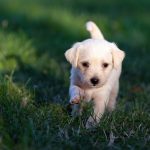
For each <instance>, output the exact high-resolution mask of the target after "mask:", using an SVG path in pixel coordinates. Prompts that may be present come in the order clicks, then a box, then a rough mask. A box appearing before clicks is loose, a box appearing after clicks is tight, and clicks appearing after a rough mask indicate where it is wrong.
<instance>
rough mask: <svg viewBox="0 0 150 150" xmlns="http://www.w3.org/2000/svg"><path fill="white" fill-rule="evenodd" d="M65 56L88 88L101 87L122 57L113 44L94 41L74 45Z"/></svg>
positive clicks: (122, 54)
mask: <svg viewBox="0 0 150 150" xmlns="http://www.w3.org/2000/svg"><path fill="white" fill-rule="evenodd" d="M65 55H66V58H67V60H68V61H69V62H70V63H71V64H72V65H73V67H75V68H76V69H77V70H78V76H79V77H80V79H81V81H82V82H83V83H84V84H85V85H86V86H87V87H90V88H92V87H93V88H95V87H101V86H103V85H104V84H105V82H106V81H107V79H108V78H109V76H110V74H111V71H112V69H113V68H114V67H116V69H117V67H119V65H121V62H122V60H123V57H124V53H123V52H122V51H121V50H119V49H117V47H116V46H115V45H114V44H112V43H109V42H107V41H104V40H102V41H101V40H94V39H89V40H85V41H83V42H81V43H77V44H75V45H74V46H73V47H72V48H71V49H69V50H68V51H67V52H66V53H65ZM115 55H117V56H115ZM115 57H116V58H115Z"/></svg>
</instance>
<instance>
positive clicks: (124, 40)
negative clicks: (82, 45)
mask: <svg viewBox="0 0 150 150" xmlns="http://www.w3.org/2000/svg"><path fill="white" fill-rule="evenodd" d="M149 7H150V2H149V1H148V0H139V1H135V0H131V1H129V0H126V1H125V0H123V1H119V0H111V1H110V0H105V1H97V0H92V1H90V0H76V1H73V0H63V1H61V0H51V1H49V0H43V1H40V0H32V1H29V0H26V1H25V0H14V1H11V0H1V1H0V78H1V79H0V149H4V150H5V149H6V150H7V149H11V150H12V149H16V150H18V149H21V150H24V149H25V150H29V149H36V150H37V149H40V150H46V149H100V148H101V149H148V148H149V147H150V144H149V143H150V129H149V126H150V109H149V107H150V101H149V99H150V94H149V93H150V85H149V82H150V78H149V77H150V72H149V64H150V57H149V53H150V50H149V49H150V44H149V41H148V40H149V35H150V29H149V26H150V20H149V15H150V10H149ZM88 20H93V21H95V22H96V23H97V24H98V26H99V27H100V28H101V30H102V32H103V33H104V36H105V37H106V39H108V40H109V41H114V42H116V43H117V44H118V45H119V47H120V48H122V49H123V50H124V51H125V52H126V59H125V61H124V63H123V73H122V77H121V87H120V95H119V99H120V101H119V104H118V106H117V109H116V111H115V112H114V113H113V114H107V113H106V115H105V116H104V117H103V119H102V121H101V123H100V125H99V127H98V128H97V129H95V130H93V131H87V130H85V129H84V124H85V121H86V119H87V116H88V112H85V113H84V114H83V115H82V116H81V117H79V118H75V119H73V118H71V117H69V115H68V113H67V111H66V109H65V105H66V104H67V102H68V100H67V99H68V96H67V95H68V86H69V69H70V65H69V64H68V63H67V62H66V60H65V58H64V52H65V51H66V50H67V49H68V48H70V46H71V45H72V44H73V43H74V42H76V41H81V40H84V39H86V38H88V37H89V35H88V33H87V32H86V31H85V23H86V21H88ZM112 138H114V143H112V144H111V142H110V141H111V140H110V139H112Z"/></svg>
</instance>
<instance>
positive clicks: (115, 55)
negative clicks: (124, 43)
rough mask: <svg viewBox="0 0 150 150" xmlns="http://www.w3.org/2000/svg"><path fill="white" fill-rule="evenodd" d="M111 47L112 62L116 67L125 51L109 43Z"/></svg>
mask: <svg viewBox="0 0 150 150" xmlns="http://www.w3.org/2000/svg"><path fill="white" fill-rule="evenodd" d="M111 49H112V56H113V63H114V68H116V69H117V68H118V67H119V66H120V65H121V63H122V61H123V59H124V57H125V52H124V51H122V50H120V49H119V48H118V47H117V45H116V44H114V43H112V44H111Z"/></svg>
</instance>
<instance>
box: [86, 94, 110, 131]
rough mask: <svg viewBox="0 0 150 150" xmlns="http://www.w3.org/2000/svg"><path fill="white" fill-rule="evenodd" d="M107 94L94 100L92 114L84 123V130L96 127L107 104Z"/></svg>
mask: <svg viewBox="0 0 150 150" xmlns="http://www.w3.org/2000/svg"><path fill="white" fill-rule="evenodd" d="M108 98H109V97H108V94H106V95H100V96H97V97H96V98H95V99H94V113H93V115H92V116H90V117H89V119H88V120H87V122H86V128H87V129H88V128H92V127H94V126H96V125H97V123H98V122H99V121H100V118H101V117H102V115H103V113H104V111H105V108H106V106H107V103H108Z"/></svg>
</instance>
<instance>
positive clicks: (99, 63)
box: [65, 21, 125, 128]
mask: <svg viewBox="0 0 150 150" xmlns="http://www.w3.org/2000/svg"><path fill="white" fill-rule="evenodd" d="M86 28H87V30H88V31H89V32H90V34H91V38H90V39H87V40H84V41H82V42H77V43H75V44H74V45H73V46H72V47H71V48H70V49H69V50H67V51H66V52H65V57H66V59H67V60H68V62H70V64H71V65H72V69H71V77H70V80H71V81H70V88H69V94H70V103H71V104H73V105H74V106H73V112H80V109H77V108H78V104H79V103H80V101H81V100H83V101H86V102H89V101H90V100H93V104H94V105H93V107H94V108H93V109H94V110H93V111H94V112H93V114H92V115H91V116H90V117H89V119H88V120H87V122H86V128H91V127H94V126H95V125H97V123H98V122H99V121H100V118H101V117H102V115H103V113H104V111H105V108H107V109H108V110H110V111H112V110H114V108H115V105H116V98H117V95H118V90H119V77H120V74H121V68H122V61H123V59H124V57H125V53H124V52H123V51H122V50H120V49H119V48H118V47H117V46H116V44H114V43H111V42H108V41H107V40H105V39H104V37H103V35H102V33H101V31H100V29H99V28H98V27H97V26H96V24H95V23H94V22H91V21H90V22H87V24H86Z"/></svg>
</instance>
